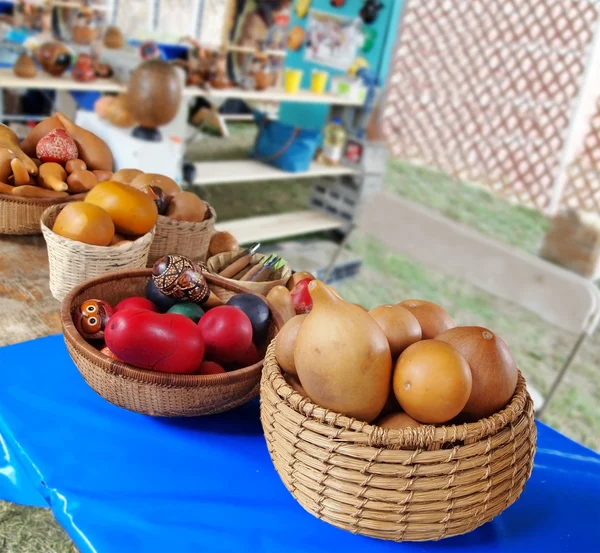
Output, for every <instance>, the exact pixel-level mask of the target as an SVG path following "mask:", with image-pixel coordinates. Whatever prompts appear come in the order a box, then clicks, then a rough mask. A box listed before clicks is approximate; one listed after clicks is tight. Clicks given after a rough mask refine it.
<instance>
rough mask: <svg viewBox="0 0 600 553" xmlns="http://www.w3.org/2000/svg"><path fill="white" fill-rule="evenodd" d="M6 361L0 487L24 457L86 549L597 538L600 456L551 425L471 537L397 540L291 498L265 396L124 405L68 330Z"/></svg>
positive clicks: (1, 355)
mask: <svg viewBox="0 0 600 553" xmlns="http://www.w3.org/2000/svg"><path fill="white" fill-rule="evenodd" d="M0 372H1V386H0V435H1V436H2V442H3V443H4V449H5V453H6V452H8V455H9V456H10V460H7V459H6V455H5V457H4V461H3V462H2V458H1V457H0V479H4V482H3V484H0V493H1V492H2V490H3V489H4V491H7V490H8V489H9V487H10V486H9V483H10V479H7V474H8V473H10V470H11V469H12V468H14V463H13V461H14V460H18V464H19V465H20V467H17V468H16V469H15V471H14V473H17V472H18V473H19V475H21V476H22V475H26V476H27V478H28V479H29V480H30V481H31V483H32V484H33V485H34V486H35V488H36V489H37V490H38V492H39V493H40V494H41V495H42V496H43V497H44V498H45V499H46V501H47V502H48V504H49V506H50V507H51V509H52V511H53V513H54V515H55V517H56V518H57V519H58V521H59V522H60V524H61V525H62V526H63V527H64V528H65V529H66V531H67V532H68V533H69V535H70V536H71V537H72V538H73V540H74V541H75V543H76V545H77V547H78V548H79V549H80V551H82V552H83V553H89V552H98V553H121V552H123V553H124V552H127V553H137V552H140V553H146V552H147V553H155V552H156V553H159V552H160V553H199V552H210V553H219V552H233V551H252V552H253V553H259V552H269V553H271V552H273V553H281V552H290V553H295V552H309V551H310V552H314V553H318V552H327V553H335V552H338V551H339V552H344V553H348V552H355V551H360V552H364V553H371V552H372V553H379V552H391V551H393V552H398V551H406V552H427V551H439V550H443V551H473V552H483V551H485V552H488V553H490V552H499V551H502V552H504V551H506V552H510V553H515V552H520V551H524V552H525V551H527V552H531V551H545V552H553V551H557V552H558V551H561V552H566V551H572V552H578V553H579V552H586V551H597V550H598V547H599V544H600V524H598V523H599V522H600V505H599V498H600V456H598V455H596V454H595V453H593V452H591V451H590V450H588V449H586V448H584V447H582V446H580V445H578V444H576V443H574V442H572V441H570V440H568V439H567V438H565V437H564V436H561V435H560V434H558V433H556V432H555V431H553V430H551V429H550V428H548V427H546V426H544V425H543V424H539V427H538V430H539V437H538V453H537V456H536V459H535V468H534V471H533V475H532V477H531V480H530V481H529V483H528V485H527V488H526V489H525V492H524V493H523V495H522V496H521V498H520V499H519V501H518V502H517V503H516V504H515V505H513V506H512V507H510V508H509V509H508V510H507V511H505V512H504V513H503V514H502V515H501V516H500V517H498V518H496V519H495V520H494V521H493V522H491V523H489V524H486V525H484V526H483V527H481V528H479V529H478V530H476V531H474V532H472V533H470V534H468V535H465V536H460V537H456V538H450V539H446V540H442V541H440V542H430V543H403V544H395V543H391V542H384V541H379V540H373V539H370V538H365V537H362V536H354V535H352V534H350V533H347V532H344V531H341V530H338V529H336V528H334V527H332V526H330V525H328V524H326V523H324V522H321V521H319V520H317V519H316V518H314V517H313V516H311V515H309V514H308V513H306V512H305V511H304V510H303V509H302V508H301V507H300V506H299V505H298V503H296V501H295V500H294V499H293V498H292V496H291V495H290V494H289V493H288V491H287V490H286V489H285V488H284V486H283V484H282V483H281V481H280V480H279V477H278V476H277V474H276V472H275V470H274V469H273V466H272V464H271V461H270V458H269V455H268V452H267V448H266V446H265V442H264V437H263V435H262V429H261V426H260V421H259V409H258V402H257V401H255V402H252V403H250V404H248V405H246V406H244V407H241V408H239V409H236V410H234V411H231V412H229V413H225V414H223V415H217V416H212V417H203V418H197V419H187V420H182V419H176V420H173V419H171V420H169V419H159V418H151V417H146V416H143V415H138V414H135V413H130V412H127V411H125V410H122V409H119V408H118V407H115V406H113V405H111V404H109V403H107V402H106V401H104V400H103V399H102V398H100V397H99V396H97V395H96V394H95V393H94V392H93V391H92V390H91V389H90V388H88V386H87V384H85V382H84V381H83V379H82V378H81V377H80V375H79V373H78V372H77V369H76V368H75V366H74V365H73V363H72V362H71V360H70V358H69V356H68V354H67V351H66V349H65V346H64V344H63V341H62V336H52V337H49V338H44V339H41V340H35V341H33V342H28V343H24V344H19V345H15V346H10V347H6V348H1V349H0ZM1 455H2V449H0V456H1ZM0 481H1V480H0Z"/></svg>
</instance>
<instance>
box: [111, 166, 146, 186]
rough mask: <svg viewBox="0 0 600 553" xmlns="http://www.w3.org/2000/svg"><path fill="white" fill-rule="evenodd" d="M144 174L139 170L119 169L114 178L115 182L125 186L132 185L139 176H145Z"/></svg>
mask: <svg viewBox="0 0 600 553" xmlns="http://www.w3.org/2000/svg"><path fill="white" fill-rule="evenodd" d="M143 174H144V173H143V172H142V171H140V170H139V169H119V170H118V171H117V172H116V173H114V174H113V176H112V179H111V180H112V181H113V182H121V183H123V184H130V183H132V182H133V180H134V179H135V178H136V177H137V176H138V175H143Z"/></svg>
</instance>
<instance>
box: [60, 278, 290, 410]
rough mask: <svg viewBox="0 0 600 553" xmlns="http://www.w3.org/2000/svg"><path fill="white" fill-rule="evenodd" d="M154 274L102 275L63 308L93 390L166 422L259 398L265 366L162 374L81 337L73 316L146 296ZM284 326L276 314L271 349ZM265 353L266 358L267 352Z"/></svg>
mask: <svg viewBox="0 0 600 553" xmlns="http://www.w3.org/2000/svg"><path fill="white" fill-rule="evenodd" d="M151 274H152V270H151V269H138V270H125V271H120V272H116V273H110V274H106V275H102V276H100V277H97V278H94V279H91V280H88V281H86V282H84V283H82V284H80V285H78V286H77V287H75V288H74V289H73V290H72V291H71V292H70V294H69V295H68V296H67V297H66V298H65V299H64V301H63V302H62V306H61V323H62V327H63V333H64V337H65V343H66V345H67V350H68V351H69V354H70V356H71V358H72V359H73V362H74V363H75V365H76V366H77V368H78V369H79V372H80V373H81V374H82V376H83V378H84V379H85V381H86V382H87V383H88V384H89V385H90V387H91V388H93V389H94V390H95V391H96V392H97V393H98V394H99V395H101V396H102V397H103V398H104V399H106V400H107V401H110V402H111V403H114V404H115V405H118V406H119V407H123V408H124V409H128V410H130V411H135V412H137V413H142V414H146V415H154V416H162V417H196V416H201V415H210V414H213V413H221V412H223V411H228V410H230V409H233V408H234V407H238V406H239V405H242V404H244V403H246V402H248V401H250V400H251V399H253V398H255V397H256V396H257V395H258V390H259V386H260V375H261V371H262V367H263V361H262V360H261V361H260V362H259V363H256V364H254V365H251V366H249V367H245V368H243V369H238V370H235V371H231V372H227V373H224V374H211V375H193V374H192V375H182V374H172V373H160V372H154V371H149V370H144V369H138V368H136V367H133V366H131V365H128V364H126V363H122V362H120V361H116V360H114V359H111V358H109V357H106V356H105V355H103V354H102V353H100V352H99V351H98V350H97V349H96V348H95V347H94V346H92V345H91V344H90V343H89V342H87V341H86V340H85V339H84V338H83V337H82V336H81V335H80V334H79V332H77V329H76V328H75V325H74V321H73V313H74V311H75V309H76V308H77V307H78V306H79V305H80V304H81V303H82V302H83V301H85V300H88V299H93V298H97V299H103V300H105V301H108V302H109V303H110V304H111V305H115V304H116V303H118V302H119V301H121V300H123V299H125V298H127V297H131V296H143V295H144V290H145V287H146V284H147V282H148V279H149V278H150V275H151ZM206 280H207V282H208V284H209V286H210V287H211V289H212V290H213V291H214V292H215V294H216V295H217V296H219V290H227V291H229V292H234V293H240V292H246V293H247V290H244V289H242V288H240V287H239V286H236V285H233V284H231V283H228V282H225V281H224V279H221V278H219V277H217V276H213V275H210V274H207V275H206ZM263 299H264V298H263ZM282 325H283V322H282V320H281V319H280V318H279V316H278V315H277V314H276V313H275V312H274V311H273V310H272V309H271V325H270V328H269V336H268V339H267V343H268V341H269V340H270V339H271V338H273V337H274V336H275V335H276V334H277V332H279V329H280V328H281V326H282ZM264 349H265V350H266V344H265V346H264ZM262 353H263V357H264V353H265V351H264V350H263V351H262Z"/></svg>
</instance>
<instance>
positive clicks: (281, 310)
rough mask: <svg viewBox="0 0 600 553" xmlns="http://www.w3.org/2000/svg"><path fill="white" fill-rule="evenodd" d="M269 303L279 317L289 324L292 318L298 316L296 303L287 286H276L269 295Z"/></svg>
mask: <svg viewBox="0 0 600 553" xmlns="http://www.w3.org/2000/svg"><path fill="white" fill-rule="evenodd" d="M267 301H268V302H269V303H270V304H271V306H272V307H273V309H275V311H277V313H278V314H279V316H280V317H281V318H282V319H283V322H284V323H287V322H288V321H289V320H290V319H291V318H292V317H295V316H296V310H295V309H294V301H293V300H292V295H291V293H290V291H289V290H288V289H287V288H286V287H285V286H274V287H273V288H271V290H269V293H268V294H267Z"/></svg>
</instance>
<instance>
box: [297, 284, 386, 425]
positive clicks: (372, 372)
mask: <svg viewBox="0 0 600 553" xmlns="http://www.w3.org/2000/svg"><path fill="white" fill-rule="evenodd" d="M308 290H309V293H310V295H311V297H312V300H313V309H312V311H311V313H310V314H309V315H308V316H307V318H306V320H305V321H304V322H303V323H302V327H301V328H300V331H299V332H298V337H297V339H296V346H295V348H294V361H295V364H296V371H297V372H298V377H299V378H300V382H302V385H303V386H304V389H305V390H306V392H307V394H308V396H309V397H310V398H311V399H312V400H313V401H314V402H315V403H317V404H319V405H321V406H322V407H325V408H327V409H331V410H333V411H337V412H339V413H343V414H345V415H348V416H350V417H355V418H357V419H359V420H362V421H366V422H371V421H373V420H375V419H376V418H377V416H378V415H379V413H380V412H381V410H382V409H383V407H384V405H385V403H386V401H387V398H388V394H389V391H390V382H391V371H392V356H391V353H390V347H389V345H388V341H387V338H386V337H385V334H384V333H383V331H382V330H381V328H380V327H379V325H378V324H377V323H376V322H375V321H374V320H373V318H372V317H371V316H370V315H369V314H368V313H366V312H365V311H363V310H362V309H360V308H358V307H357V306H355V305H353V304H351V303H348V302H346V301H344V300H342V299H340V298H338V297H337V296H336V295H335V294H334V293H333V292H332V291H331V290H330V289H329V288H328V287H327V285H325V284H324V283H323V282H321V281H319V280H313V281H312V282H310V283H309V285H308Z"/></svg>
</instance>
